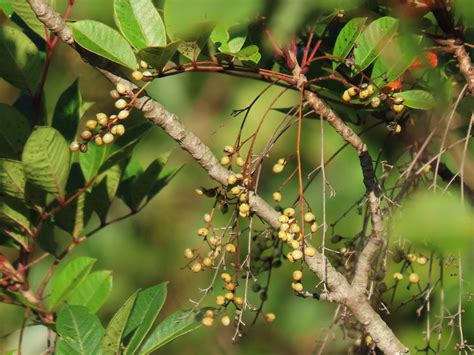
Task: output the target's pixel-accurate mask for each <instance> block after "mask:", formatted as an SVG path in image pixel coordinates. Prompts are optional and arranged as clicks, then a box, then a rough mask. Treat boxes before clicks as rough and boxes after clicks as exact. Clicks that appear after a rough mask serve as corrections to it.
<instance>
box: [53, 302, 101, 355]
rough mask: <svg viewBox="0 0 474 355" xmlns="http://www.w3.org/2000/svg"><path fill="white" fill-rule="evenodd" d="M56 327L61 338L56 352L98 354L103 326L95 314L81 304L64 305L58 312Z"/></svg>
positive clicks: (84, 354)
mask: <svg viewBox="0 0 474 355" xmlns="http://www.w3.org/2000/svg"><path fill="white" fill-rule="evenodd" d="M56 329H57V332H58V334H59V335H60V336H61V339H60V341H59V343H58V346H57V348H56V354H64V355H66V354H67V355H75V354H81V355H91V354H100V344H101V342H102V337H103V336H104V328H103V327H102V324H101V323H100V320H99V318H97V316H95V315H93V314H91V313H90V312H89V311H88V310H87V308H85V307H82V306H70V305H66V306H64V308H63V309H62V310H61V311H60V312H59V313H58V319H57V321H56Z"/></svg>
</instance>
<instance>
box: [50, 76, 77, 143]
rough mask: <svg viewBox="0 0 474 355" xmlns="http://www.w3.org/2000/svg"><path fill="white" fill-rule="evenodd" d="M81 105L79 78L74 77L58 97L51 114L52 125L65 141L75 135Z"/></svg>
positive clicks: (70, 139)
mask: <svg viewBox="0 0 474 355" xmlns="http://www.w3.org/2000/svg"><path fill="white" fill-rule="evenodd" d="M81 106H82V98H81V92H80V91H79V79H76V80H74V82H73V83H72V84H71V86H69V87H68V88H67V89H66V90H65V91H64V92H63V93H62V94H61V96H60V97H59V100H58V102H57V104H56V108H55V109H54V115H53V122H52V126H53V127H54V128H56V129H57V130H58V131H59V132H61V134H62V135H63V136H64V138H66V140H67V141H72V140H73V139H74V137H75V135H76V131H77V125H78V124H79V119H80V118H81Z"/></svg>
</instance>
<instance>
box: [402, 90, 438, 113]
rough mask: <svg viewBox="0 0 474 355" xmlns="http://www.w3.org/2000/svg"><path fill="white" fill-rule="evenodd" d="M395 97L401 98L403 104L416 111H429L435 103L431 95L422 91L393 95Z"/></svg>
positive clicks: (409, 91)
mask: <svg viewBox="0 0 474 355" xmlns="http://www.w3.org/2000/svg"><path fill="white" fill-rule="evenodd" d="M393 96H395V97H403V104H404V105H405V106H407V107H411V108H414V109H418V110H430V109H432V108H433V107H434V106H435V104H436V102H435V100H434V97H433V95H431V94H430V93H429V92H428V91H424V90H408V91H403V92H399V93H396V94H394V95H393Z"/></svg>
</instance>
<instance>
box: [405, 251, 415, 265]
mask: <svg viewBox="0 0 474 355" xmlns="http://www.w3.org/2000/svg"><path fill="white" fill-rule="evenodd" d="M416 259H417V258H416V255H415V254H412V253H410V254H408V255H407V260H408V261H409V262H411V263H414V262H415V261H416Z"/></svg>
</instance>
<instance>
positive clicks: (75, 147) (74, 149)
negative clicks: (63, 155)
mask: <svg viewBox="0 0 474 355" xmlns="http://www.w3.org/2000/svg"><path fill="white" fill-rule="evenodd" d="M80 147H81V145H80V144H79V143H78V142H72V143H71V145H70V146H69V150H70V151H71V152H78V151H79V149H80Z"/></svg>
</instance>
